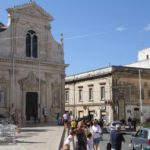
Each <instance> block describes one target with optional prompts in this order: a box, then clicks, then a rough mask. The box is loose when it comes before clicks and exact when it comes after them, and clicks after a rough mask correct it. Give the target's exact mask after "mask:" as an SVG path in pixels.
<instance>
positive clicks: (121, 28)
mask: <svg viewBox="0 0 150 150" xmlns="http://www.w3.org/2000/svg"><path fill="white" fill-rule="evenodd" d="M125 30H126V28H125V27H123V26H118V27H117V28H116V31H118V32H123V31H125Z"/></svg>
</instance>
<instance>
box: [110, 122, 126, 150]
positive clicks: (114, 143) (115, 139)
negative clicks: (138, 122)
mask: <svg viewBox="0 0 150 150" xmlns="http://www.w3.org/2000/svg"><path fill="white" fill-rule="evenodd" d="M120 129H121V126H120V124H117V125H116V130H112V131H111V134H110V141H111V150H121V147H122V141H123V142H125V139H124V137H123V135H122V133H121V132H120Z"/></svg>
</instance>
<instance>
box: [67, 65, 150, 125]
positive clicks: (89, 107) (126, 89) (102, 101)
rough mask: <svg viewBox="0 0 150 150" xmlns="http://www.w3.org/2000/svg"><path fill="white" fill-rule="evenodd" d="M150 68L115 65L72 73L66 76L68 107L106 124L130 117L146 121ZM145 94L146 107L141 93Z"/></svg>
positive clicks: (149, 107)
mask: <svg viewBox="0 0 150 150" xmlns="http://www.w3.org/2000/svg"><path fill="white" fill-rule="evenodd" d="M149 75H150V70H149V69H143V70H142V72H141V90H139V68H133V67H123V66H111V67H106V68H101V69H97V70H92V71H89V72H85V73H81V74H76V75H72V76H68V77H66V79H65V109H66V111H71V112H73V114H74V115H75V116H76V117H77V118H80V117H83V116H87V115H88V114H89V113H90V114H93V116H94V118H97V119H100V118H103V119H104V120H105V122H106V123H109V122H111V121H112V120H122V119H124V120H126V121H127V119H128V117H129V116H131V117H132V118H136V119H137V120H139V121H140V119H141V115H140V113H141V112H142V115H143V116H142V119H143V121H146V119H148V118H149V115H150V95H149V92H150V78H149ZM140 92H141V93H142V110H141V108H140V97H139V93H140Z"/></svg>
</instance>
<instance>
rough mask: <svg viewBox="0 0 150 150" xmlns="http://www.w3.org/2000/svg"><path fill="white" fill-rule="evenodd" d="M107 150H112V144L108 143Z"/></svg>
mask: <svg viewBox="0 0 150 150" xmlns="http://www.w3.org/2000/svg"><path fill="white" fill-rule="evenodd" d="M106 150H111V143H110V142H108V143H107V146H106Z"/></svg>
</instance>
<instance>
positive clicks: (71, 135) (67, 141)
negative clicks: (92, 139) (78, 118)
mask: <svg viewBox="0 0 150 150" xmlns="http://www.w3.org/2000/svg"><path fill="white" fill-rule="evenodd" d="M74 135H75V131H74V130H71V131H70V133H69V135H68V136H67V138H66V140H65V141H64V145H70V143H71V142H72V141H73V137H74Z"/></svg>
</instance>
